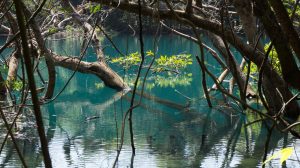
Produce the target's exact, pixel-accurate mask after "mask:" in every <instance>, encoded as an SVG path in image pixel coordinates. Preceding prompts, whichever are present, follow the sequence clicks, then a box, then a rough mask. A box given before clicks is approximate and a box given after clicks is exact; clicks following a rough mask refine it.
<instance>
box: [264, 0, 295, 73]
mask: <svg viewBox="0 0 300 168" xmlns="http://www.w3.org/2000/svg"><path fill="white" fill-rule="evenodd" d="M269 3H270V5H271V6H272V9H273V10H274V12H275V15H276V18H277V19H278V22H279V23H280V27H281V28H282V31H283V32H284V33H285V35H286V36H287V39H288V41H289V43H290V45H291V46H292V48H293V50H294V51H295V53H296V55H297V58H298V60H299V61H300V38H299V35H298V33H297V31H296V30H295V28H294V26H293V23H292V20H291V19H290V17H289V15H288V13H287V11H286V9H285V7H284V6H283V3H282V2H281V0H269ZM299 78H300V77H299Z"/></svg>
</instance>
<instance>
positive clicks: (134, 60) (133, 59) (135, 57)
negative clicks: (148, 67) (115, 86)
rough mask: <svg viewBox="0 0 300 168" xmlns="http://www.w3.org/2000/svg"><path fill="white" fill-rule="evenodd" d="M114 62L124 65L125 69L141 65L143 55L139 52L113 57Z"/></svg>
mask: <svg viewBox="0 0 300 168" xmlns="http://www.w3.org/2000/svg"><path fill="white" fill-rule="evenodd" d="M111 62H112V63H118V64H120V65H122V66H123V68H125V69H129V68H130V67H132V66H134V65H139V63H140V62H141V56H140V54H139V53H138V52H135V53H131V54H129V55H127V56H125V57H118V58H113V59H112V60H111Z"/></svg>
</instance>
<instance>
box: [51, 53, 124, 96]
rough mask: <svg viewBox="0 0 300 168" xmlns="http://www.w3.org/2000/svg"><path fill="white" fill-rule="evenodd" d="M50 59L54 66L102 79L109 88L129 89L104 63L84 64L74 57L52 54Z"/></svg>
mask: <svg viewBox="0 0 300 168" xmlns="http://www.w3.org/2000/svg"><path fill="white" fill-rule="evenodd" d="M51 59H52V60H53V61H54V64H55V65H56V66H61V67H64V68H67V69H71V70H73V71H74V70H77V71H78V72H81V73H90V74H94V75H96V76H98V77H99V78H100V79H102V81H103V82H104V84H105V85H106V86H108V87H110V88H113V89H117V90H125V89H129V87H128V85H127V84H126V83H125V82H124V81H123V79H122V78H121V77H120V76H119V75H118V74H116V73H115V72H114V71H113V70H112V69H111V68H109V67H108V65H106V63H104V62H85V61H80V60H79V59H78V58H76V57H66V56H60V55H56V54H52V57H51ZM77 65H78V67H77ZM76 68H77V69H76Z"/></svg>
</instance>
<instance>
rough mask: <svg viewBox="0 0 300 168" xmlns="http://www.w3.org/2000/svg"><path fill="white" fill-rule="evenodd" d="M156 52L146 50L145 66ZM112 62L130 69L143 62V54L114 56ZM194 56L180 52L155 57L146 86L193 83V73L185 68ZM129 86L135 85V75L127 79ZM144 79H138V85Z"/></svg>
mask: <svg viewBox="0 0 300 168" xmlns="http://www.w3.org/2000/svg"><path fill="white" fill-rule="evenodd" d="M154 56H155V54H154V53H153V52H152V51H151V50H149V51H147V52H146V57H145V67H148V66H147V64H148V65H149V63H150V62H151V61H152V59H153V58H154ZM110 62H111V63H114V64H118V65H120V66H122V67H123V68H124V69H127V70H129V69H130V68H134V67H137V66H139V64H140V62H141V55H140V53H139V52H134V53H130V54H129V55H126V56H124V57H118V58H113V59H111V61H110ZM192 63H193V62H192V58H191V55H190V54H179V55H171V56H167V55H161V56H159V57H158V58H156V59H155V61H154V63H153V65H152V67H151V69H150V70H151V72H152V73H151V74H152V75H150V76H149V77H148V79H147V81H148V82H147V83H146V84H145V87H146V88H147V89H152V88H154V87H156V86H157V87H172V88H174V87H175V86H187V85H190V84H191V81H192V73H186V72H185V69H186V68H187V67H188V66H189V65H191V64H192ZM125 81H126V83H128V84H129V86H133V83H134V78H133V76H127V77H126V79H125ZM141 83H142V81H138V86H140V84H141Z"/></svg>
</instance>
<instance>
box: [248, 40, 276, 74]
mask: <svg viewBox="0 0 300 168" xmlns="http://www.w3.org/2000/svg"><path fill="white" fill-rule="evenodd" d="M270 44H271V43H268V44H266V45H265V46H264V50H265V52H267V50H268V48H269V46H270ZM269 60H270V63H271V65H272V66H273V68H274V69H275V70H276V71H277V72H278V73H279V74H281V67H280V61H279V59H278V54H277V52H276V50H275V48H274V47H273V48H272V50H271V52H270V54H269ZM247 69H248V67H247V66H246V67H245V68H244V69H243V71H244V73H247ZM258 71H259V68H258V67H257V66H256V65H255V64H254V63H252V64H251V66H250V74H252V75H253V74H256V73H258Z"/></svg>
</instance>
